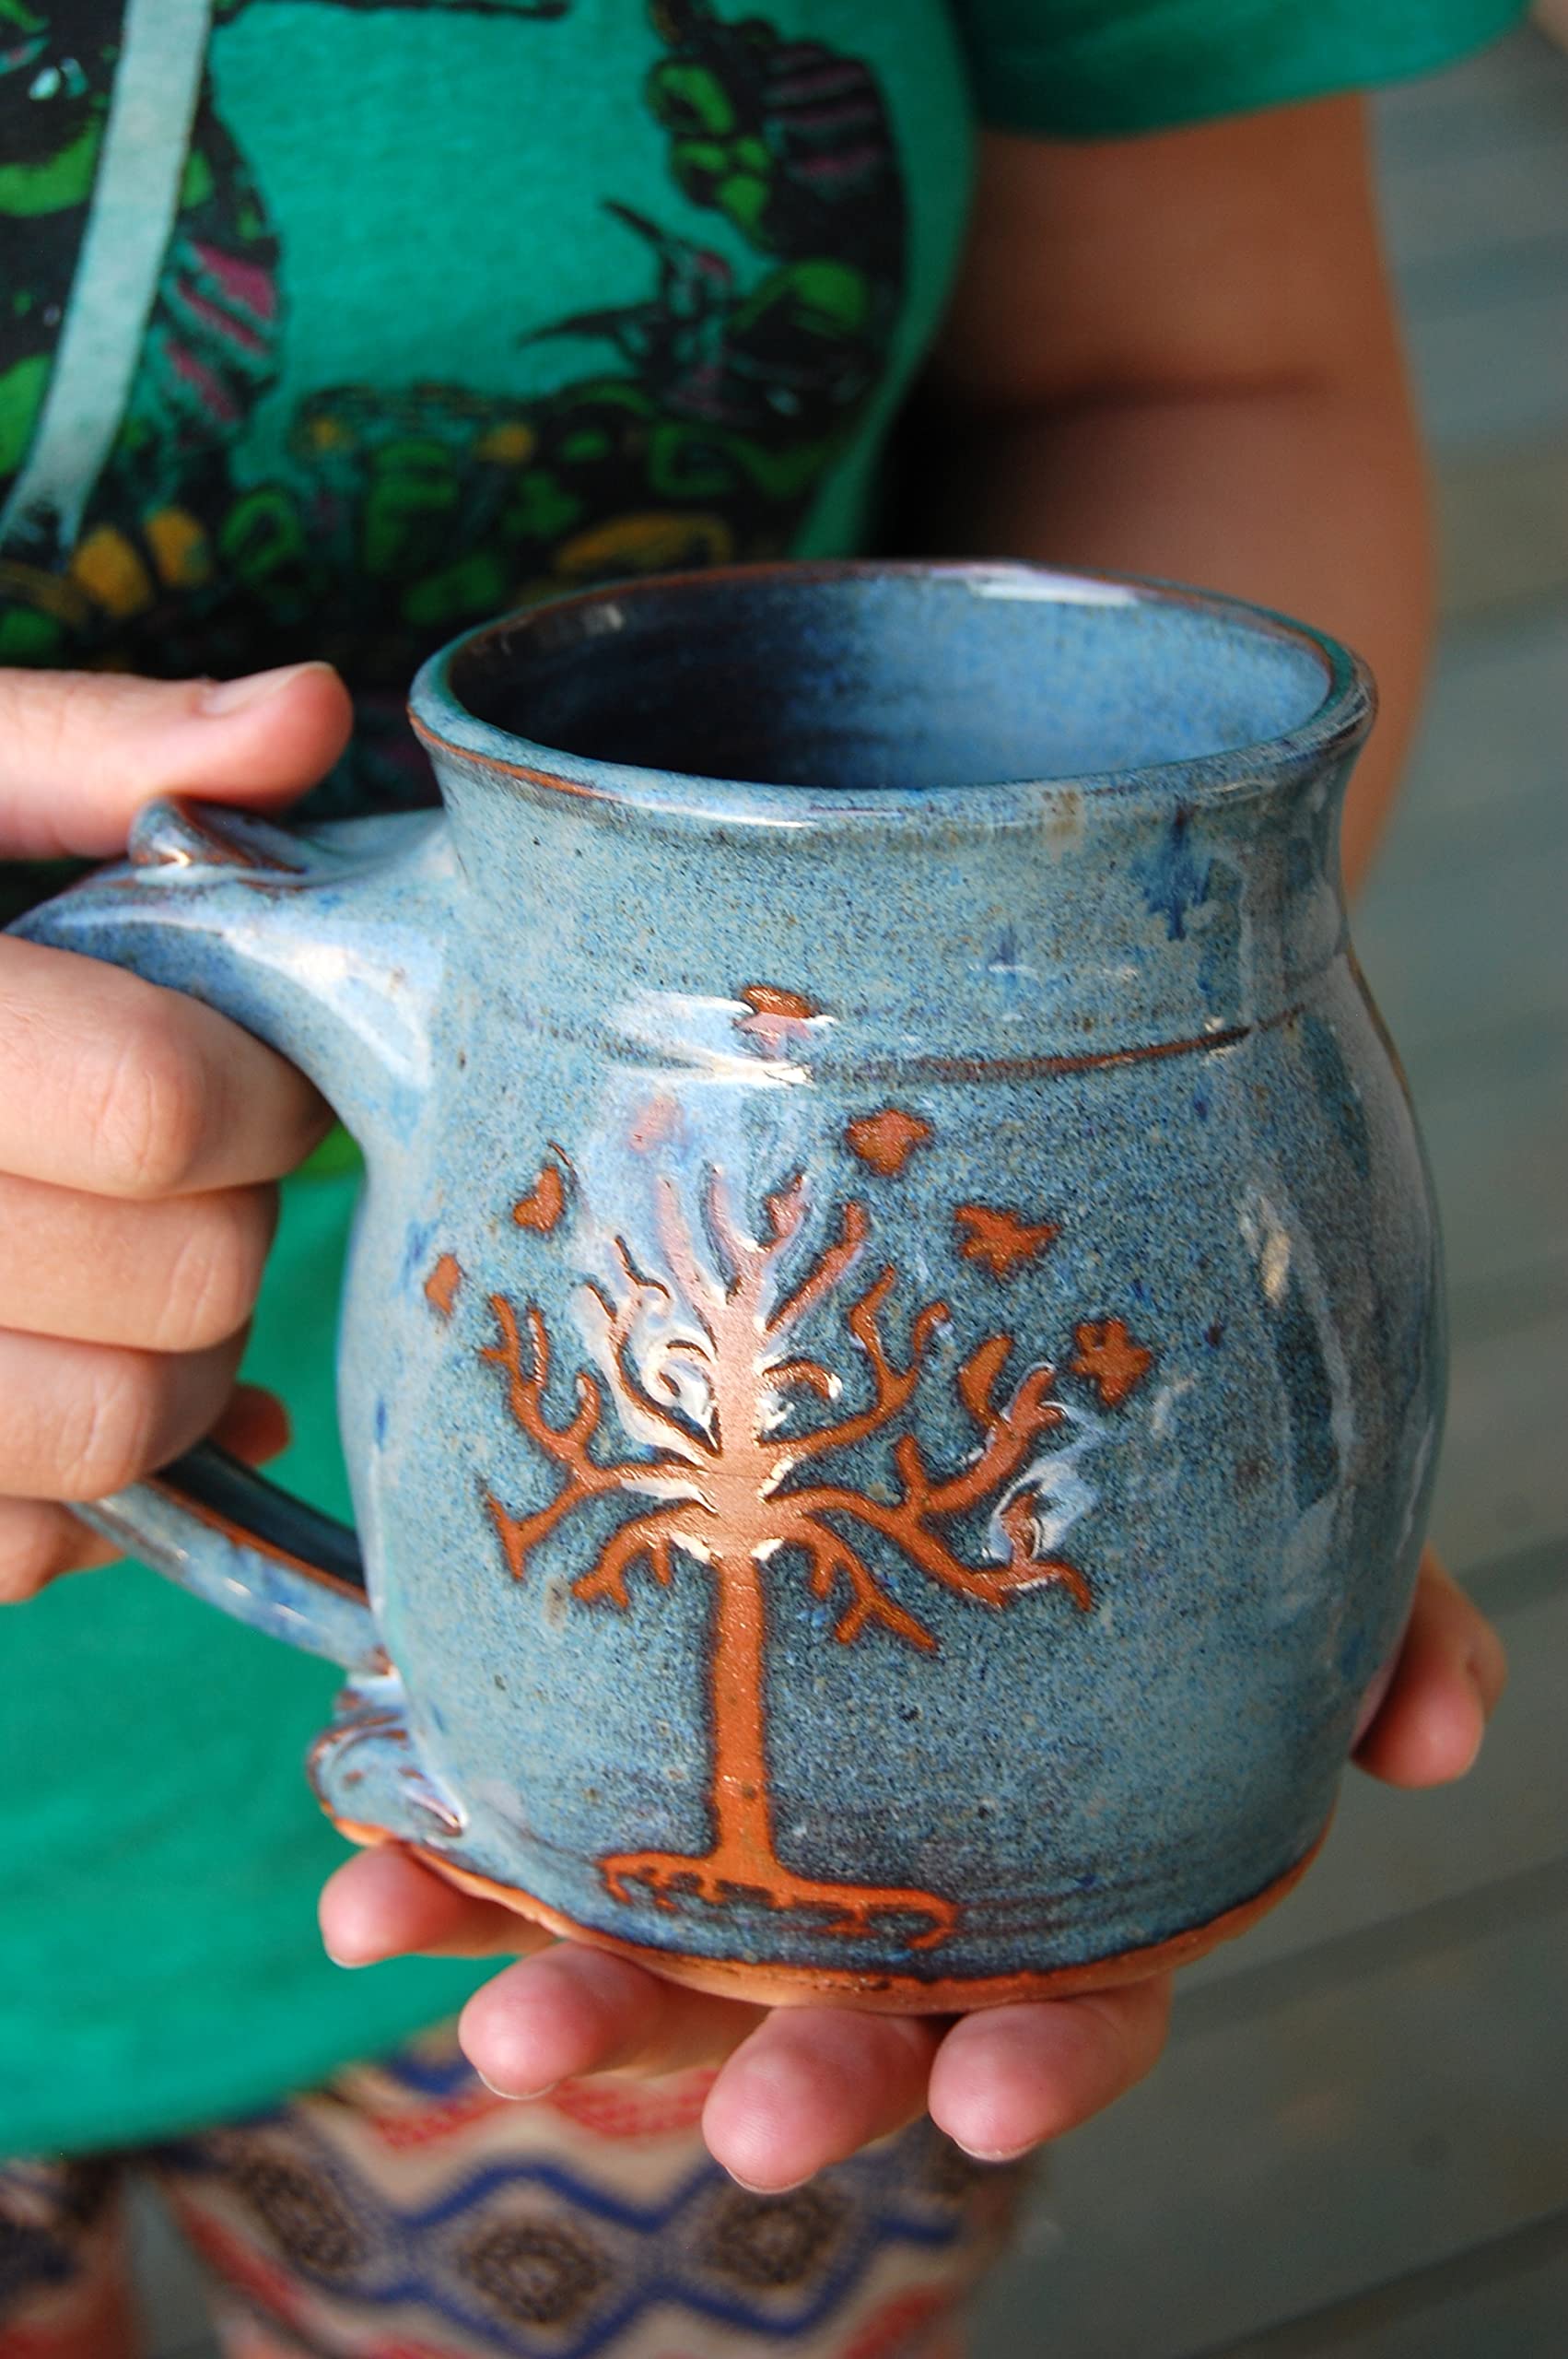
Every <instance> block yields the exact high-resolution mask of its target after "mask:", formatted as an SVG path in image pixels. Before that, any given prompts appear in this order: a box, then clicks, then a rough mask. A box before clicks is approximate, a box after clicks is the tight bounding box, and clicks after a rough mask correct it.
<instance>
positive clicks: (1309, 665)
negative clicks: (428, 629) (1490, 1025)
mask: <svg viewBox="0 0 1568 2359" xmlns="http://www.w3.org/2000/svg"><path fill="white" fill-rule="evenodd" d="M1333 687H1334V675H1333V669H1332V665H1331V662H1330V658H1329V655H1328V651H1326V649H1325V647H1324V646H1322V645H1320V644H1319V642H1318V641H1317V640H1316V639H1315V638H1314V637H1313V636H1312V635H1311V634H1309V633H1308V632H1306V631H1305V630H1298V629H1296V628H1293V627H1292V626H1290V625H1288V624H1285V623H1281V622H1278V621H1276V620H1275V619H1274V618H1272V617H1270V616H1265V615H1262V614H1258V613H1255V612H1254V611H1253V610H1251V609H1249V608H1247V607H1245V606H1232V605H1228V604H1225V603H1224V602H1223V601H1215V602H1212V603H1211V602H1208V601H1206V600H1204V599H1202V598H1199V597H1198V596H1196V595H1189V594H1188V593H1181V592H1164V591H1160V590H1156V589H1146V588H1144V587H1143V586H1141V585H1137V584H1131V583H1120V582H1114V581H1098V580H1094V579H1081V578H1078V577H1074V576H1071V575H1065V574H1052V573H1047V572H1045V571H1043V570H1038V569H1028V568H1016V569H1013V568H994V569H993V568H977V567H970V568H956V567H955V568H953V569H945V570H943V569H930V570H919V569H899V568H895V567H890V568H886V569H878V568H874V567H872V568H866V569H856V568H852V567H850V568H843V569H835V568H831V567H825V568H821V569H818V568H814V567H811V566H797V567H786V568H780V569H758V570H757V571H755V572H746V571H741V572H737V573H723V572H714V573H709V574H692V575H685V576H682V577H678V578H671V579H669V580H666V581H647V582H640V583H636V584H632V585H629V586H627V587H624V588H619V589H616V588H612V589H609V590H605V591H602V592H597V593H592V594H591V595H588V596H584V597H580V598H573V599H568V600H566V601H563V602H562V603H560V604H556V605H551V606H544V607H540V608H537V609H535V610H534V611H532V612H531V613H525V614H522V615H519V616H512V617H510V618H509V619H508V620H507V621H506V622H504V623H502V624H500V625H498V626H495V627H493V628H490V629H489V630H487V631H485V632H482V633H480V634H478V635H477V636H476V637H474V638H473V639H471V640H467V641H465V642H463V643H462V644H461V645H460V646H459V647H458V648H457V649H456V650H455V651H453V653H452V655H451V660H450V663H449V666H448V670H447V689H448V693H449V694H450V695H451V697H452V698H455V699H456V701H457V702H458V704H459V705H460V706H462V708H463V709H464V710H465V711H466V712H467V713H468V714H469V715H471V716H472V717H473V719H474V720H476V721H479V722H485V723H486V724H488V725H489V726H490V727H492V728H496V729H499V730H503V731H505V732H506V733H507V734H509V735H511V736H515V737H519V738H521V739H523V740H525V741H527V742H528V743H529V744H530V745H532V747H534V748H543V749H553V750H555V751H557V752H559V753H561V754H563V755H566V756H568V757H576V758H578V759H579V760H587V761H593V762H605V763H614V764H616V765H618V766H621V767H625V768H630V769H643V770H653V771H664V772H675V773H679V774H681V775H684V776H687V777H696V778H704V779H723V780H742V781H745V782H748V783H751V784H755V785H759V786H807V787H814V788H830V789H831V788H837V789H848V790H856V789H861V790H863V789H868V788H882V787H896V788H941V787H960V786H985V785H1003V784H1007V783H1010V782H1012V781H1015V780H1053V779H1064V780H1065V779H1072V778H1082V777H1086V776H1092V775H1095V774H1104V773H1106V772H1124V771H1129V770H1140V769H1148V768H1151V767H1153V766H1154V765H1158V764H1164V763H1168V762H1178V761H1190V760H1193V759H1201V758H1203V757H1209V756H1214V755H1221V754H1226V753H1231V752H1235V751H1237V750H1239V749H1241V748H1243V747H1246V746H1253V745H1263V744H1267V743H1269V742H1270V741H1271V740H1274V739H1278V738H1280V737H1282V736H1284V735H1286V734H1289V733H1291V732H1293V731H1295V730H1298V729H1300V728H1301V727H1302V726H1303V725H1304V724H1305V723H1306V722H1310V721H1311V720H1312V718H1313V716H1314V715H1315V714H1316V713H1317V712H1318V711H1319V710H1321V709H1322V708H1323V706H1324V704H1325V702H1326V700H1327V699H1328V698H1329V696H1330V692H1331V690H1332V688H1333Z"/></svg>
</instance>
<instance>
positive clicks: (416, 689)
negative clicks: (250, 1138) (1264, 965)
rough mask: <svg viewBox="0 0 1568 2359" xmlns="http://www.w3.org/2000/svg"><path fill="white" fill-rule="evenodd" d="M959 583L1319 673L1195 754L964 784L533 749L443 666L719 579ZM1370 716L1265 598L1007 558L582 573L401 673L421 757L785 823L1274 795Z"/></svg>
mask: <svg viewBox="0 0 1568 2359" xmlns="http://www.w3.org/2000/svg"><path fill="white" fill-rule="evenodd" d="M867 580H869V581H898V580H907V581H955V582H965V583H968V584H969V585H970V586H971V587H973V588H975V589H976V591H977V593H978V594H980V595H985V594H987V585H988V584H996V585H997V588H996V590H994V591H992V592H991V593H989V594H993V595H997V594H1005V592H1006V590H1007V589H1008V588H1010V587H1011V588H1012V590H1013V592H1014V593H1015V594H1018V595H1020V596H1022V597H1024V598H1035V599H1038V600H1041V601H1048V602H1049V603H1052V604H1068V605H1072V604H1080V605H1097V606H1106V605H1128V606H1136V605H1158V606H1164V607H1176V608H1180V609H1183V610H1185V611H1187V612H1188V613H1196V614H1200V615H1207V616H1213V617H1214V618H1215V619H1216V620H1218V621H1220V622H1222V623H1224V624H1226V625H1228V626H1229V627H1230V628H1233V629H1235V630H1239V631H1243V632H1246V633H1248V634H1250V635H1252V636H1254V637H1258V638H1265V639H1272V640H1283V641H1284V642H1286V643H1287V644H1289V645H1291V646H1293V647H1295V648H1297V649H1304V650H1305V651H1307V652H1309V653H1310V654H1311V655H1312V656H1313V657H1314V658H1315V660H1316V662H1318V663H1320V664H1321V665H1322V666H1323V669H1324V672H1325V675H1326V676H1325V687H1324V693H1323V696H1322V698H1321V699H1320V700H1319V702H1318V703H1317V704H1316V706H1315V707H1314V708H1313V710H1311V711H1310V712H1309V713H1307V714H1306V715H1305V718H1304V719H1302V720H1301V721H1299V722H1295V723H1294V724H1293V726H1292V727H1291V728H1289V729H1285V730H1281V731H1279V732H1277V733H1276V734H1274V735H1272V736H1269V737H1259V738H1256V739H1252V740H1249V741H1248V742H1247V743H1246V744H1245V745H1236V746H1231V747H1227V748H1226V749H1224V750H1223V751H1220V752H1215V753H1211V754H1197V755H1188V756H1186V757H1181V758H1179V759H1176V760H1171V761H1165V762H1152V763H1142V764H1129V765H1128V766H1127V767H1125V768H1122V769H1104V770H1093V771H1078V772H1074V773H1072V774H1071V775H1068V776H1058V777H1051V776H1039V777H1029V776H1023V777H1019V778H1016V779H1007V780H988V781H984V782H979V781H977V782H975V783H966V782H958V783H954V784H944V785H942V786H940V787H932V786H864V787H853V788H848V787H832V788H828V787H813V786H811V785H808V784H799V785H797V784H788V785H785V784H779V783H777V782H775V783H766V782H764V781H761V780H747V779H742V778H729V777H718V776H713V775H711V774H709V773H707V772H684V771H673V770H667V769H659V768H655V767H651V766H649V767H644V766H641V765H637V764H632V763H623V762H613V761H604V760H601V759H599V758H597V757H590V756H586V755H580V754H573V753H571V752H569V751H568V750H567V749H565V748H563V747H560V746H554V745H545V744H544V743H543V742H541V741H538V740H535V739H532V738H528V737H525V736H523V735H521V734H520V733H518V732H516V731H512V730H508V729H503V728H501V727H500V726H499V725H498V724H497V722H488V721H484V720H481V719H480V718H479V716H478V715H477V714H476V713H474V712H472V711H470V710H469V709H468V707H467V706H466V705H465V704H464V703H463V702H462V699H461V698H460V697H459V696H458V695H457V693H456V691H455V690H454V688H453V687H452V684H451V674H452V669H453V666H454V665H455V664H456V663H458V662H459V661H460V660H461V659H462V657H464V656H466V655H467V654H468V653H469V652H470V651H471V650H473V649H474V648H476V647H479V646H482V645H484V644H485V643H486V641H487V640H492V639H498V638H501V637H503V636H506V635H508V634H510V633H514V632H518V631H520V630H524V631H525V630H526V629H527V628H528V627H529V625H530V624H531V623H532V622H533V621H534V620H535V619H536V618H542V617H544V616H561V615H563V614H568V613H570V612H571V611H572V610H573V609H581V610H591V609H593V608H595V607H599V608H603V607H608V606H616V605H623V604H628V603H635V602H637V601H638V600H640V599H643V598H649V597H655V596H661V595H667V594H668V593H670V592H672V591H685V590H687V589H699V590H711V591H716V592H721V590H722V588H723V586H724V585H726V584H729V585H731V586H743V585H745V584H747V583H751V582H757V583H769V582H778V581H804V582H810V581H828V582H833V581H867ZM1376 710H1377V689H1376V684H1375V680H1374V677H1373V675H1372V671H1371V668H1370V666H1369V665H1368V664H1367V663H1365V661H1364V660H1363V658H1362V657H1361V656H1359V655H1358V654H1356V653H1355V651H1353V649H1351V648H1349V647H1346V646H1345V645H1344V644H1343V643H1342V641H1340V640H1336V639H1333V638H1331V637H1330V636H1329V635H1328V633H1327V632H1326V631H1320V630H1316V629H1315V628H1313V626H1312V625H1311V624H1309V623H1304V622H1301V621H1299V620H1298V619H1297V618H1296V617H1295V616H1291V615H1285V614H1281V613H1279V612H1278V611H1277V610H1275V609H1274V608H1272V607H1269V606H1263V605H1258V604H1255V603H1254V602H1253V601H1251V600H1249V599H1246V598H1235V597H1232V596H1229V595H1228V594H1226V593H1223V592H1221V591H1216V590H1203V589H1199V588H1196V587H1194V586H1193V585H1191V584H1189V583H1187V582H1179V581H1162V580H1158V579H1155V578H1153V577H1150V576H1144V575H1140V574H1130V573H1111V572H1101V571H1098V570H1094V569H1088V568H1083V567H1059V566H1049V565H1042V564H1036V563H1033V562H1030V561H1028V560H1025V559H1022V558H995V559H992V558H983V559H972V558H963V557H958V558H920V557H889V558H879V557H808V558H790V557H781V558H770V559H766V560H763V561H760V562H755V563H748V564H737V565H720V566H701V567H691V568H686V569H681V570H678V571H673V572H668V573H650V574H637V575H632V576H629V577H627V578H626V579H624V580H621V581H603V582H596V583H594V584H592V585H591V587H590V588H587V589H584V590H578V591H571V592H568V593H565V594H564V595H562V596H561V597H558V598H549V599H544V600H541V601H540V602H539V603H538V604H530V605H525V606H519V607H514V608H512V609H510V610H509V611H508V612H507V613H505V614H502V615H498V616H494V617H493V618H492V619H491V620H490V621H488V622H485V623H480V624H478V625H476V626H475V627H474V628H470V629H468V630H465V631H462V632H460V633H459V634H458V635H457V637H456V638H454V639H451V640H448V641H447V643H446V644H445V646H443V647H440V648H439V649H438V650H437V651H436V652H435V653H434V654H433V655H430V656H428V657H427V659H426V661H425V663H422V664H421V665H420V667H419V670H418V672H417V673H416V674H415V678H414V682H413V686H412V687H411V689H410V692H409V698H408V716H409V720H410V722H412V724H413V727H414V730H415V734H416V735H417V736H418V738H419V739H420V741H421V743H422V744H423V745H424V746H425V748H426V750H427V752H428V753H430V754H432V755H437V754H444V755H446V756H449V757H451V758H452V759H453V760H456V761H459V762H462V763H463V764H465V765H468V764H474V763H478V764H480V765H482V766H483V767H484V769H486V770H490V771H494V772H497V773H498V774H499V775H500V776H501V777H503V778H506V779H509V780H514V781H516V782H517V783H518V784H519V785H521V786H525V787H531V788H534V789H543V790H545V791H548V792H555V793H567V794H571V795H575V796H583V797H587V798H589V799H591V800H593V801H602V802H609V803H613V804H634V805H637V806H638V807H640V808H642V809H645V810H648V811H649V812H658V811H662V812H665V813H668V814H669V815H670V816H679V817H685V818H692V819H712V820H722V821H726V822H729V823H731V824H732V823H734V822H736V821H741V822H744V821H746V820H748V819H749V820H753V821H755V822H760V823H763V824H773V825H784V824H790V823H791V822H792V823H793V824H795V825H802V824H806V823H807V822H808V821H809V822H810V823H811V824H820V823H831V822H834V821H839V822H852V821H853V820H854V819H856V818H857V817H858V818H860V819H861V820H865V819H868V818H870V819H876V818H888V817H893V816H897V817H899V818H900V819H908V818H910V817H914V816H931V817H936V816H940V818H941V820H942V823H943V824H944V825H946V826H949V827H951V826H952V824H953V823H954V821H960V822H961V821H962V820H963V819H964V818H965V817H973V818H975V819H977V820H979V821H981V822H983V823H984V824H986V825H988V826H995V825H997V824H998V823H999V822H1003V821H1006V820H1008V819H1012V820H1017V819H1020V818H1024V817H1027V816H1033V815H1036V814H1037V813H1038V811H1039V810H1040V808H1041V806H1042V805H1045V806H1047V807H1048V806H1049V804H1051V803H1053V802H1057V801H1059V800H1061V799H1062V798H1065V797H1081V796H1083V795H1087V794H1093V795H1094V798H1095V800H1096V801H1099V802H1103V801H1106V800H1113V799H1114V800H1116V801H1118V802H1122V801H1135V802H1141V801H1144V800H1154V801H1159V802H1168V801H1169V799H1170V798H1171V796H1172V795H1173V794H1175V795H1176V796H1177V797H1178V798H1179V799H1180V800H1181V801H1182V802H1183V803H1188V804H1211V803H1215V802H1223V801H1231V800H1237V799H1241V798H1244V797H1245V796H1246V795H1247V794H1248V793H1249V792H1252V793H1256V792H1260V791H1268V792H1278V791H1279V790H1281V788H1285V787H1288V786H1290V785H1292V784H1293V783H1299V782H1302V781H1304V780H1306V779H1308V778H1311V777H1313V776H1315V775H1316V774H1318V773H1320V772H1322V771H1323V770H1325V769H1328V768H1330V767H1332V766H1335V765H1338V764H1342V763H1344V762H1347V761H1348V760H1349V759H1350V757H1352V755H1353V754H1354V753H1355V752H1356V751H1357V749H1358V748H1359V747H1360V746H1361V745H1363V743H1364V742H1365V739H1366V737H1367V735H1368V734H1369V733H1370V731H1371V728H1372V724H1373V722H1374V720H1375V716H1376Z"/></svg>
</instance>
